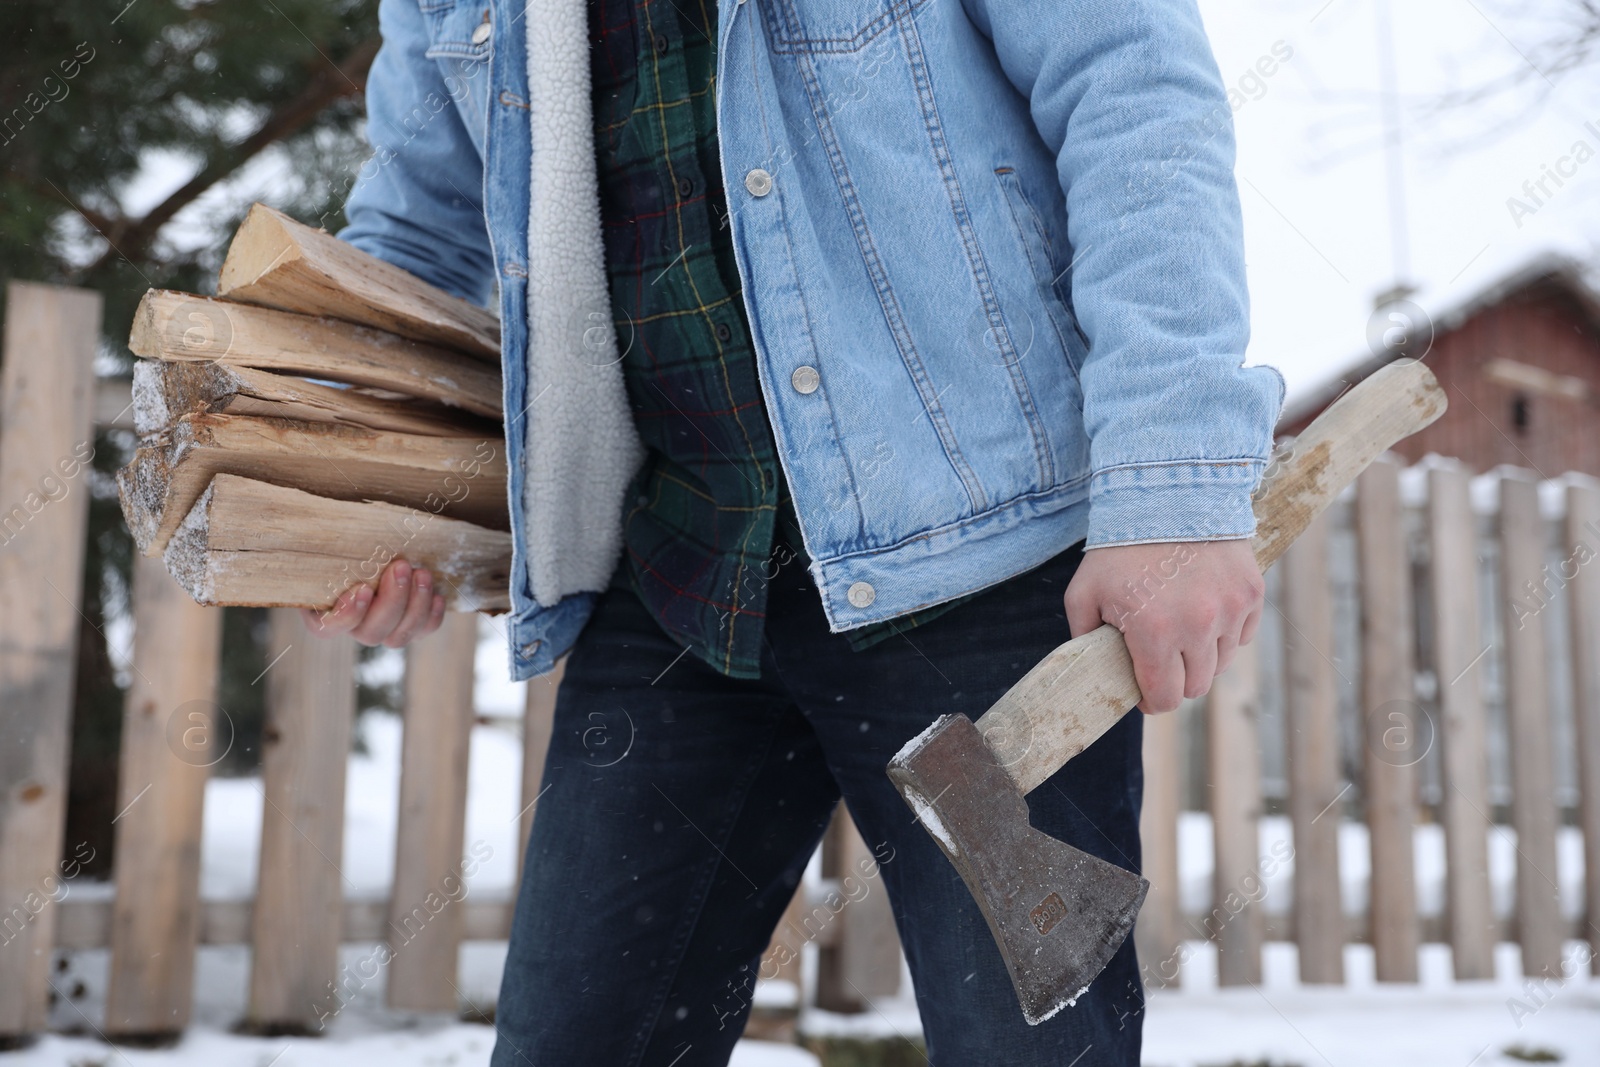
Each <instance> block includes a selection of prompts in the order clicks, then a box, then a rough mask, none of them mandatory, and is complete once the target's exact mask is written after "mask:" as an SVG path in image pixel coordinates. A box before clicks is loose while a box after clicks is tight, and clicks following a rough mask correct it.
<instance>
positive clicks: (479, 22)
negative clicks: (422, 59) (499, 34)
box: [420, 0, 494, 61]
mask: <svg viewBox="0 0 1600 1067" xmlns="http://www.w3.org/2000/svg"><path fill="white" fill-rule="evenodd" d="M420 3H421V7H422V14H423V16H424V17H425V18H426V19H427V20H428V47H427V50H426V51H424V52H423V55H425V56H427V57H428V58H429V59H463V60H468V61H476V60H482V59H487V58H488V56H489V49H490V47H491V42H492V38H493V36H494V35H493V34H492V33H490V32H489V30H488V29H479V27H480V26H483V27H492V25H493V23H492V22H491V19H492V17H493V16H492V15H491V13H490V8H489V5H488V4H487V3H485V2H484V0H420Z"/></svg>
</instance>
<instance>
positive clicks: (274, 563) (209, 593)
mask: <svg viewBox="0 0 1600 1067" xmlns="http://www.w3.org/2000/svg"><path fill="white" fill-rule="evenodd" d="M391 559H404V560H407V561H408V562H410V563H411V564H413V565H414V566H420V567H427V568H428V569H429V570H431V571H432V572H433V573H434V575H435V578H436V588H437V589H438V591H439V592H440V593H442V594H443V595H444V597H445V602H446V604H447V605H448V606H449V607H450V609H451V610H454V611H504V610H506V609H507V608H508V607H509V606H510V588H511V578H510V575H511V535H510V534H508V533H504V532H501V531H498V530H488V529H484V528H483V527H481V526H476V525H473V524H472V523H469V522H462V521H460V520H458V519H451V518H447V517H445V516H443V515H436V514H433V513H431V512H429V511H419V510H416V509H414V508H405V507H396V506H395V505H393V504H386V503H381V502H378V501H362V502H353V501H344V500H329V499H327V498H325V497H320V496H314V495H312V494H311V493H306V492H302V491H300V490H298V489H291V488H286V487H284V486H277V485H271V484H268V483H266V482H260V481H255V480H252V479H249V478H240V477H237V476H234V475H231V474H218V475H217V476H216V477H215V478H213V479H211V483H210V485H208V486H207V487H206V489H205V491H204V492H203V493H202V494H201V495H200V497H199V499H198V500H196V501H195V504H194V507H193V508H191V509H190V510H189V511H188V513H187V514H186V515H185V516H184V517H183V521H182V522H181V524H180V525H179V527H178V529H177V532H176V533H175V534H174V535H173V537H172V539H171V541H170V542H169V543H168V544H167V546H166V552H165V555H164V561H165V563H166V565H167V569H168V570H169V571H170V572H171V573H172V575H173V577H174V578H176V579H177V580H178V582H179V584H180V585H182V586H183V587H184V589H185V590H187V591H188V593H189V595H190V596H192V597H194V599H195V600H197V601H198V602H200V603H201V604H211V605H229V606H249V607H309V608H327V607H331V606H332V604H333V602H334V601H335V600H336V599H337V598H338V596H339V594H340V593H342V592H343V591H344V590H346V589H348V588H350V587H351V586H353V585H358V584H362V583H365V584H369V585H370V584H372V583H374V582H375V581H376V579H377V577H378V575H379V574H380V573H381V572H382V570H383V568H384V567H385V566H386V565H387V564H388V562H389V561H390V560H391Z"/></svg>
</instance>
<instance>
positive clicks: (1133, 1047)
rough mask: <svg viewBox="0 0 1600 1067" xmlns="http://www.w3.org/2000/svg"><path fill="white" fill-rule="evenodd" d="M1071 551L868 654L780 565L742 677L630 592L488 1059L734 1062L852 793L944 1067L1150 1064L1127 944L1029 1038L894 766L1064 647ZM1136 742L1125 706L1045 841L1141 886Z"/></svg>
mask: <svg viewBox="0 0 1600 1067" xmlns="http://www.w3.org/2000/svg"><path fill="white" fill-rule="evenodd" d="M779 552H780V553H781V552H782V548H781V547H780V549H779ZM777 558H782V556H781V555H780V556H778V557H777ZM1081 558H1082V554H1081V552H1080V550H1079V549H1078V548H1077V547H1074V548H1072V549H1069V550H1068V551H1066V552H1064V553H1061V554H1060V555H1058V556H1056V557H1055V558H1054V559H1052V560H1050V561H1048V562H1047V563H1045V564H1043V565H1042V566H1040V567H1037V568H1035V569H1034V570H1032V571H1029V572H1027V573H1025V574H1022V575H1020V576H1018V577H1015V578H1012V579H1011V580H1009V581H1007V582H1004V583H1002V584H1001V585H998V586H995V587H994V588H992V589H990V590H988V591H987V592H985V593H983V594H981V595H980V596H978V597H976V598H974V599H973V600H972V601H969V602H968V603H965V604H962V605H960V606H958V607H957V608H955V609H953V610H952V611H950V612H948V613H947V614H945V615H943V616H940V617H938V618H936V619H933V620H931V621H928V622H926V623H924V624H923V625H921V626H918V627H917V628H915V629H913V630H910V631H908V632H907V633H905V634H900V635H896V636H893V637H890V638H888V639H887V640H885V641H883V642H882V643H880V644H877V645H875V646H873V647H870V648H867V649H864V650H862V651H860V652H855V651H852V650H851V649H850V648H849V646H848V644H847V641H846V638H845V637H844V636H843V635H841V634H830V633H829V632H828V627H827V623H826V621H825V619H824V616H823V613H822V608H821V606H820V604H819V602H818V599H817V594H816V591H815V589H814V588H813V586H812V583H811V580H810V578H809V576H808V575H807V574H806V572H805V571H804V570H803V569H802V568H801V567H799V566H797V565H794V564H790V565H788V566H785V567H780V568H778V570H777V573H776V574H775V575H774V576H773V577H772V578H771V579H770V581H771V583H772V587H771V589H770V590H769V614H768V618H767V620H766V647H765V649H764V652H763V659H762V665H761V671H762V676H761V678H760V679H759V680H753V681H752V680H736V679H730V678H727V677H724V676H722V675H720V674H718V673H716V672H715V671H713V670H711V669H710V668H709V667H706V666H705V665H703V664H701V663H700V662H699V661H697V660H695V659H694V658H693V657H691V656H686V655H685V656H681V657H680V651H681V650H680V648H679V646H678V645H677V644H676V643H675V642H674V641H673V640H672V639H671V638H669V637H668V636H666V634H665V633H664V632H663V631H662V629H661V627H660V626H659V625H657V623H656V622H655V620H654V619H653V618H652V617H651V616H650V615H649V614H648V613H646V611H645V609H644V607H643V606H642V605H641V604H640V602H639V600H638V598H637V597H636V596H635V595H634V594H633V593H632V592H631V591H630V590H628V589H626V588H623V587H621V586H614V587H613V588H612V589H611V590H610V591H609V592H607V593H606V594H605V595H604V596H603V598H602V599H601V602H600V605H599V608H598V610H597V611H596V614H595V616H594V618H593V620H592V621H591V622H590V623H589V625H588V626H587V628H586V629H585V630H584V632H583V635H582V637H581V639H580V640H579V642H578V644H577V647H576V648H575V649H574V650H573V652H572V655H571V658H570V660H569V661H568V664H567V671H566V678H565V680H564V681H563V682H562V685H561V689H560V696H559V698H558V700H557V703H556V711H555V728H554V733H553V735H552V738H551V741H550V752H549V758H548V760H547V761H546V764H545V771H544V786H545V789H546V792H545V793H544V794H543V796H542V799H540V801H539V806H538V809H537V813H536V816H535V818H534V823H533V834H532V838H531V840H530V842H529V846H528V852H527V856H528V860H527V866H526V869H525V871H524V874H523V882H522V889H521V895H520V897H519V899H518V901H517V909H516V916H515V919H514V922H513V926H512V931H511V946H510V951H509V954H508V956H507V958H506V967H505V976H504V978H503V979H502V984H501V989H500V1000H499V1006H498V1014H497V1019H496V1030H497V1032H498V1040H497V1042H496V1045H495V1050H494V1058H493V1061H492V1063H493V1065H494V1067H518V1065H520V1067H635V1065H648V1067H669V1065H671V1067H697V1065H707V1064H717V1065H720V1064H725V1063H727V1061H728V1057H729V1055H730V1054H731V1052H732V1049H733V1046H734V1043H735V1041H737V1040H738V1037H739V1033H740V1031H741V1030H742V1029H743V1026H744V1022H745V1018H746V1015H747V1013H748V1006H749V1001H750V997H749V989H750V987H751V985H752V983H753V979H754V976H755V974H756V973H757V971H758V968H759V967H760V957H761V955H762V953H763V952H764V951H765V949H766V947H767V944H768V940H769V938H770V937H771V935H772V932H773V930H774V928H775V927H776V925H777V923H778V921H779V919H780V917H781V916H782V913H783V910H784V907H785V906H786V905H787V904H788V902H789V898H790V896H791V895H792V894H793V893H794V889H795V886H796V885H797V884H798V882H799V880H800V876H801V872H802V871H803V870H804V868H805V866H806V861H807V859H808V857H810V855H811V854H812V851H813V850H814V849H815V848H816V846H817V843H818V841H819V840H820V838H821V836H822V833H823V830H824V828H825V827H826V825H827V822H828V818H829V815H830V813H831V812H832V810H833V808H834V806H835V804H836V803H837V801H838V800H839V797H840V796H841V794H842V795H843V797H844V799H845V801H846V803H847V804H848V805H849V808H850V814H851V815H852V817H853V818H854V819H855V822H856V825H857V826H858V827H859V828H860V830H861V834H862V836H863V837H864V839H865V841H866V843H867V845H868V846H869V847H870V848H871V849H872V851H873V853H874V855H875V856H876V857H877V858H878V860H879V861H880V865H879V866H878V868H877V872H876V875H877V876H878V877H881V879H882V883H883V885H884V887H886V888H887V890H888V893H889V899H890V901H891V903H892V904H893V906H894V914H895V921H896V923H897V925H898V927H899V931H900V938H901V941H902V943H903V945H904V947H905V952H906V957H907V959H908V960H909V962H910V966H911V973H912V976H913V979H914V982H915V986H916V994H917V1005H918V1008H919V1009H920V1011H921V1015H922V1021H923V1029H924V1033H925V1035H926V1040H927V1051H928V1056H929V1059H930V1060H931V1062H932V1063H933V1064H935V1065H936V1067H978V1065H982V1067H989V1065H998V1064H1004V1065H1006V1067H1030V1065H1040V1067H1042V1065H1045V1064H1050V1065H1052V1067H1068V1065H1072V1067H1096V1065H1117V1067H1123V1065H1127V1067H1134V1065H1137V1064H1138V1062H1139V1036H1140V1031H1139V1027H1140V1021H1141V1020H1142V1018H1143V1012H1142V1009H1143V1006H1144V998H1143V992H1142V990H1141V987H1140V984H1139V975H1138V967H1137V964H1136V961H1135V958H1134V950H1133V939H1132V938H1131V937H1130V938H1129V939H1128V941H1127V943H1126V944H1124V945H1123V946H1122V950H1121V951H1120V952H1118V954H1117V956H1116V958H1115V959H1113V961H1112V962H1111V965H1110V966H1109V967H1108V968H1107V969H1106V971H1105V972H1104V973H1103V974H1102V975H1101V976H1100V977H1099V978H1098V979H1096V981H1095V982H1094V984H1093V985H1092V986H1091V987H1090V989H1089V992H1088V993H1087V994H1086V995H1084V996H1083V997H1082V998H1080V999H1079V1001H1078V1003H1077V1006H1076V1007H1074V1008H1070V1009H1067V1010H1066V1011H1063V1012H1061V1013H1060V1014H1059V1015H1057V1016H1056V1017H1055V1018H1054V1019H1051V1020H1050V1021H1049V1022H1046V1023H1044V1024H1043V1025H1041V1026H1037V1027H1030V1026H1028V1025H1027V1024H1026V1023H1024V1022H1023V1018H1022V1012H1021V1009H1020V1008H1018V1006H1017V1000H1016V995H1015V994H1014V993H1013V991H1012V988H1011V982H1010V979H1009V978H1008V977H1007V974H1006V971H1005V966H1004V964H1003V963H1002V962H1001V959H1000V955H999V952H998V950H997V949H996V948H995V944H994V941H993V939H992V938H991V936H990V933H989V929H988V927H987V925H986V924H985V922H984V919H983V916H982V915H981V914H980V913H979V911H978V908H977V906H976V905H975V904H974V903H973V901H972V898H971V897H970V895H969V894H968V892H967V889H966V886H965V885H964V884H963V883H962V881H961V879H960V877H959V876H958V875H957V874H956V872H955V870H954V868H953V867H951V865H950V862H949V861H948V860H947V859H946V858H945V856H944V854H943V853H941V852H940V851H939V849H938V847H937V846H936V845H935V844H934V842H933V840H932V839H931V838H930V837H929V836H928V834H927V832H926V831H925V830H923V829H922V827H921V826H920V825H919V824H917V823H916V822H915V821H914V820H913V818H912V816H911V813H910V811H909V810H908V809H907V807H906V805H905V803H904V801H902V800H901V798H900V796H899V794H898V793H896V791H895V790H894V788H893V786H892V785H891V784H890V782H889V779H888V778H887V776H886V775H885V774H884V767H885V765H886V764H887V763H888V762H889V758H890V757H891V756H893V755H894V754H895V752H897V751H898V750H899V749H900V746H901V745H903V744H904V743H905V742H906V741H907V740H909V739H910V738H912V737H914V736H915V735H916V734H918V733H919V732H921V731H922V730H923V729H924V728H925V727H926V726H927V725H928V724H929V723H931V722H932V721H933V720H934V719H935V718H937V717H938V716H939V715H941V714H943V713H945V712H949V711H960V712H964V713H967V714H969V715H973V716H976V715H977V714H979V713H981V712H982V711H984V710H985V709H987V708H988V706H989V705H990V704H991V703H992V702H993V701H995V700H996V699H997V698H999V696H1000V695H1001V694H1002V693H1004V692H1005V690H1006V689H1007V688H1008V687H1009V686H1010V685H1011V684H1012V683H1013V682H1014V681H1015V680H1016V679H1017V678H1019V677H1021V675H1022V674H1023V673H1024V672H1025V671H1026V670H1027V669H1028V668H1030V667H1032V666H1033V664H1034V663H1035V662H1036V661H1037V660H1038V659H1039V658H1040V657H1042V656H1043V655H1044V654H1045V653H1046V652H1048V651H1049V650H1050V649H1052V648H1054V647H1055V646H1056V645H1057V644H1059V643H1060V642H1061V641H1062V640H1064V639H1065V638H1066V635H1067V625H1066V620H1065V617H1064V615H1063V610H1062V594H1063V592H1064V591H1065V589H1066V586H1067V581H1068V580H1069V579H1070V578H1071V577H1072V574H1073V572H1074V570H1075V569H1076V567H1077V565H1078V562H1079V560H1080V559H1081ZM769 567H770V565H769ZM1140 736H1141V729H1140V717H1139V715H1138V714H1137V713H1131V714H1129V715H1128V716H1127V717H1125V718H1124V719H1123V721H1122V722H1121V723H1119V724H1118V725H1117V726H1115V727H1113V728H1112V729H1111V730H1110V731H1109V732H1108V733H1107V734H1106V735H1105V736H1104V737H1102V738H1101V739H1100V740H1099V741H1098V742H1096V743H1095V745H1094V746H1093V747H1091V748H1090V749H1089V750H1088V751H1086V752H1084V753H1083V754H1082V755H1080V756H1079V757H1077V758H1076V759H1075V760H1073V761H1072V763H1071V764H1070V765H1069V766H1067V767H1066V768H1064V769H1063V770H1062V771H1061V772H1059V773H1057V774H1056V775H1055V776H1054V777H1052V778H1051V779H1050V780H1049V781H1047V782H1046V783H1045V784H1044V785H1042V786H1040V787H1039V788H1038V789H1037V790H1036V791H1035V792H1034V793H1033V794H1032V795H1031V796H1030V797H1029V806H1030V808H1031V809H1032V813H1033V822H1034V824H1035V825H1036V826H1038V827H1039V828H1040V829H1042V830H1045V831H1046V832H1048V833H1050V834H1052V835H1053V836H1055V837H1058V838H1060V839H1062V840H1064V841H1068V842H1070V843H1072V844H1074V845H1076V846H1077V847H1079V848H1081V849H1084V850H1085V851H1087V852H1090V853H1093V854H1094V855H1097V856H1100V857H1102V858H1104V859H1106V860H1109V861H1111V862H1113V863H1117V864H1119V865H1121V866H1124V867H1129V868H1135V869H1136V868H1137V866H1138V863H1139V800H1140V794H1141V791H1142V786H1143V777H1142V768H1141V764H1140ZM868 891H872V890H871V889H870V888H869V889H868Z"/></svg>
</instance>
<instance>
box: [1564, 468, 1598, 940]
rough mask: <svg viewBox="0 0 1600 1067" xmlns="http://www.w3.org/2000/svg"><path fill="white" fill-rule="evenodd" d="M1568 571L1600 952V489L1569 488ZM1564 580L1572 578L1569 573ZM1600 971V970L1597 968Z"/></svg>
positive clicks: (1590, 894) (1581, 778)
mask: <svg viewBox="0 0 1600 1067" xmlns="http://www.w3.org/2000/svg"><path fill="white" fill-rule="evenodd" d="M1565 540H1566V548H1567V552H1568V557H1567V558H1568V559H1569V560H1570V561H1571V562H1569V563H1567V564H1566V565H1565V566H1566V567H1569V568H1570V567H1576V569H1577V573H1576V574H1574V575H1573V576H1572V579H1571V581H1572V584H1571V585H1570V586H1569V587H1568V592H1567V608H1568V611H1569V612H1570V613H1571V621H1572V703H1573V708H1572V710H1573V718H1574V719H1575V720H1576V722H1577V740H1578V796H1579V799H1578V803H1579V816H1580V818H1579V822H1580V823H1581V825H1582V826H1583V862H1584V883H1583V884H1584V896H1585V897H1586V898H1587V900H1586V906H1585V908H1584V931H1585V940H1586V941H1588V943H1589V951H1590V952H1591V953H1600V566H1597V564H1600V559H1597V558H1596V557H1597V556H1600V485H1596V484H1595V483H1594V482H1592V481H1586V482H1585V483H1583V484H1578V483H1576V482H1574V483H1572V484H1569V485H1568V486H1567V529H1566V538H1565ZM1562 576H1563V577H1566V574H1565V572H1563V575H1562ZM1596 969H1597V970H1600V968H1596Z"/></svg>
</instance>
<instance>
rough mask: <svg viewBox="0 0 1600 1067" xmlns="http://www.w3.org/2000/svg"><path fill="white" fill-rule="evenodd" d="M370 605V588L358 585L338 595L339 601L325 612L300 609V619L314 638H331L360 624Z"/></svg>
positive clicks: (313, 609)
mask: <svg viewBox="0 0 1600 1067" xmlns="http://www.w3.org/2000/svg"><path fill="white" fill-rule="evenodd" d="M371 603H372V588H371V587H370V586H366V585H358V586H355V587H354V588H351V589H346V590H345V591H344V592H343V593H340V594H339V599H337V600H335V601H334V602H333V607H331V608H329V609H328V610H326V611H320V610H317V609H315V608H301V609H300V618H301V619H302V620H304V622H305V624H306V629H307V630H309V631H311V634H312V635H313V636H315V637H333V636H334V635H336V634H343V633H349V632H350V631H351V630H353V629H355V628H356V627H357V626H359V625H360V624H361V620H362V619H364V618H365V617H366V614H367V608H368V606H369V605H371Z"/></svg>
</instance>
